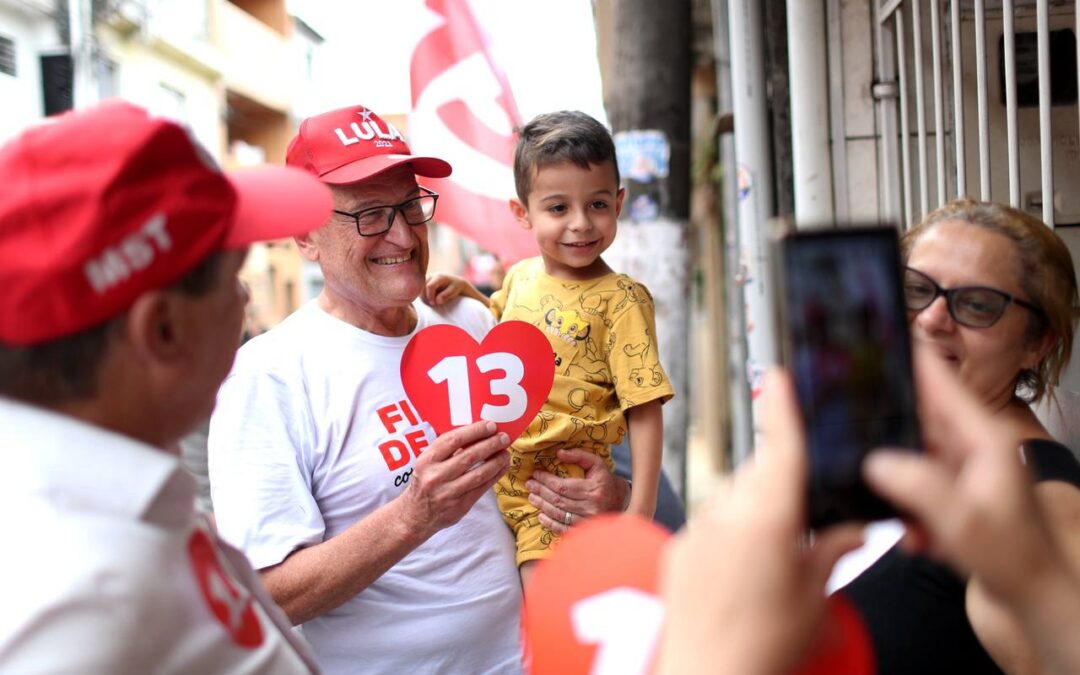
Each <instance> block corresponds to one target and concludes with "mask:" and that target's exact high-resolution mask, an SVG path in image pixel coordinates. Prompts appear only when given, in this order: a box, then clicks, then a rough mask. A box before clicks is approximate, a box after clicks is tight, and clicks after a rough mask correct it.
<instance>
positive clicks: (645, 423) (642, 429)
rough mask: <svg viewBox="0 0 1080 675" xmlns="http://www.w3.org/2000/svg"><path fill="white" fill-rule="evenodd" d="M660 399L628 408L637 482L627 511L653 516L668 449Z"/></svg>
mask: <svg viewBox="0 0 1080 675" xmlns="http://www.w3.org/2000/svg"><path fill="white" fill-rule="evenodd" d="M660 405H661V404H660V399H654V400H652V401H649V402H648V403H643V404H641V405H637V406H634V407H633V408H630V409H629V410H627V411H626V415H627V422H628V423H629V427H630V471H631V476H632V477H633V481H634V482H633V485H632V487H631V488H630V504H629V505H628V506H627V507H626V511H627V513H635V514H637V515H639V516H644V517H646V518H652V517H653V514H654V513H655V512H656V492H657V490H658V489H659V486H660V458H661V455H662V454H663V450H664V413H663V411H662V410H661V407H660Z"/></svg>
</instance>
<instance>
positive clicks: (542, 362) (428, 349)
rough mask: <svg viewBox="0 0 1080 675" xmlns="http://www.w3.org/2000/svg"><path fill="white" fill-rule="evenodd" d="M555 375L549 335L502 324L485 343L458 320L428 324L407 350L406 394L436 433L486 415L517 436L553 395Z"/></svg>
mask: <svg viewBox="0 0 1080 675" xmlns="http://www.w3.org/2000/svg"><path fill="white" fill-rule="evenodd" d="M554 377H555V359H554V355H553V353H552V349H551V344H550V343H549V342H548V339H547V336H546V335H544V333H543V332H541V331H540V329H539V328H537V327H536V326H533V325H531V324H528V323H525V322H523V321H504V322H503V323H500V324H499V325H497V326H495V327H494V328H492V329H491V330H490V331H488V333H487V335H486V336H484V338H483V341H482V342H477V341H476V339H475V338H473V337H472V335H470V334H469V333H466V332H465V331H464V330H462V329H461V328H458V327H457V326H452V325H450V324H437V325H434V326H428V327H427V328H424V329H422V330H420V331H418V332H417V333H416V335H414V336H413V337H412V339H411V340H409V344H407V345H406V346H405V351H404V352H403V353H402V356H401V384H402V386H403V387H404V388H405V393H406V394H407V395H408V397H409V400H410V401H411V402H412V404H413V407H415V408H416V409H417V410H418V411H419V412H420V415H421V417H422V418H423V419H424V420H425V421H427V422H428V423H430V424H431V426H432V428H434V429H435V433H437V434H444V433H446V432H447V431H450V430H451V429H454V428H456V427H460V426H464V425H466V424H472V423H473V422H475V421H477V420H478V419H483V420H488V421H490V422H494V423H495V424H497V425H498V427H499V431H502V432H505V433H506V434H507V435H508V436H510V438H511V439H516V438H517V437H518V436H520V435H521V432H523V431H525V429H526V428H527V427H528V426H529V424H530V423H531V422H532V420H533V418H534V417H536V413H537V412H538V411H539V410H540V407H541V406H542V405H543V404H544V401H546V400H547V397H548V394H549V393H550V392H551V384H552V381H553V378H554Z"/></svg>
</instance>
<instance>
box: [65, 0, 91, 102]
mask: <svg viewBox="0 0 1080 675" xmlns="http://www.w3.org/2000/svg"><path fill="white" fill-rule="evenodd" d="M68 22H69V29H70V31H71V33H70V34H71V38H70V39H71V65H72V67H73V69H74V71H75V75H74V81H73V82H72V90H73V91H72V102H73V104H74V106H75V108H76V109H78V108H85V107H86V106H88V105H90V104H92V103H94V102H95V101H96V100H97V92H96V91H95V86H94V69H93V51H92V48H93V25H92V10H91V7H90V0H68Z"/></svg>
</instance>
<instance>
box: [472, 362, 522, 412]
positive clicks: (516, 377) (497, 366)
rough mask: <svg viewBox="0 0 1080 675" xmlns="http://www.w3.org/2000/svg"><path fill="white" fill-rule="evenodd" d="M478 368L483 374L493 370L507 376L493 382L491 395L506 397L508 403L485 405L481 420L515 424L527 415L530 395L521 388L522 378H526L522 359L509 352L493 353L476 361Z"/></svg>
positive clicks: (482, 409) (481, 410)
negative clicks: (526, 410)
mask: <svg viewBox="0 0 1080 675" xmlns="http://www.w3.org/2000/svg"><path fill="white" fill-rule="evenodd" d="M476 367H477V368H479V369H480V372H481V373H490V372H491V371H493V370H501V371H503V372H504V373H506V375H505V376H504V377H500V378H497V379H494V380H492V381H491V393H492V394H495V395H496V396H505V397H506V403H504V404H503V405H491V404H490V403H485V404H484V407H483V408H481V409H480V418H481V419H485V420H491V421H492V422H513V421H514V420H516V419H517V418H519V417H521V416H522V415H524V414H525V409H526V408H527V407H528V405H529V395H528V394H527V393H526V392H525V389H524V388H522V386H521V378H522V377H524V376H525V366H524V364H522V363H521V359H519V358H518V357H516V356H514V355H513V354H510V353H508V352H493V353H491V354H484V355H483V356H481V357H480V358H478V359H476Z"/></svg>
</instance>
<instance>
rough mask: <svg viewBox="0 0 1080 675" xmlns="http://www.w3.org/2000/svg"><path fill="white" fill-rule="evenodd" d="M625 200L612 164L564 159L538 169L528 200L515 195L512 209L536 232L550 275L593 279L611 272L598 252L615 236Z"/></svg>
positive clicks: (564, 277)
mask: <svg viewBox="0 0 1080 675" xmlns="http://www.w3.org/2000/svg"><path fill="white" fill-rule="evenodd" d="M622 200H623V190H622V189H620V188H619V186H618V184H617V183H616V181H615V166H614V164H613V163H612V162H603V163H601V164H590V165H589V168H588V169H583V168H581V167H580V166H578V165H577V164H574V163H573V162H560V163H558V164H549V165H547V166H544V167H542V168H540V169H539V170H537V171H536V173H535V174H534V175H533V179H532V191H531V192H530V193H529V201H528V203H527V204H522V203H521V201H519V200H517V199H512V200H511V201H510V210H511V211H512V212H513V213H514V217H515V218H517V219H518V221H519V222H521V224H522V226H523V227H525V228H526V229H531V230H532V231H533V234H534V235H535V236H536V243H537V244H539V245H540V255H541V256H543V258H544V265H545V267H546V269H547V273H548V274H550V275H552V276H555V277H559V278H563V279H591V278H593V277H595V276H598V275H599V274H603V273H605V272H607V271H608V270H607V266H606V265H605V264H604V262H603V261H602V260H600V254H601V253H603V252H604V251H605V250H607V248H608V246H611V242H612V241H614V240H615V231H616V229H617V225H616V220H617V219H618V217H619V211H620V210H621V209H622Z"/></svg>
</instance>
